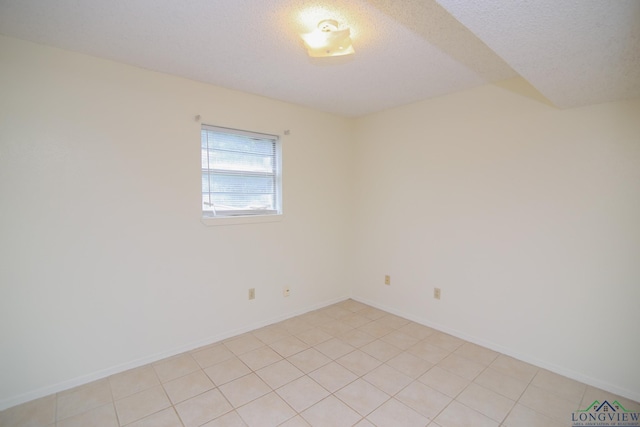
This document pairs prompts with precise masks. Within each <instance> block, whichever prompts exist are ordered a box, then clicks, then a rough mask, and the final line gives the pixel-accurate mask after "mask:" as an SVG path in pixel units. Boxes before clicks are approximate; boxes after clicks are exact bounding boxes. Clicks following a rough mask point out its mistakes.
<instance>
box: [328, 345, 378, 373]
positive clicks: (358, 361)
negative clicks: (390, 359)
mask: <svg viewBox="0 0 640 427" xmlns="http://www.w3.org/2000/svg"><path fill="white" fill-rule="evenodd" d="M336 362H338V363H339V364H341V365H342V366H344V367H345V368H347V369H348V370H350V371H351V372H353V373H354V374H356V375H357V376H359V377H361V376H363V375H365V374H368V373H369V372H371V371H373V370H374V369H375V368H377V367H378V366H380V365H382V362H381V361H379V360H378V359H376V358H375V357H373V356H370V355H368V354H367V353H365V352H364V351H360V350H355V351H352V352H351V353H349V354H346V355H344V356H342V357H341V358H340V359H338V360H336Z"/></svg>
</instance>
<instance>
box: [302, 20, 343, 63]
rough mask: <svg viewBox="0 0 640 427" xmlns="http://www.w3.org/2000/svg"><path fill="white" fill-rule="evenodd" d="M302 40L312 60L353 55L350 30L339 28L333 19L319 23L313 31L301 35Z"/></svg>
mask: <svg viewBox="0 0 640 427" xmlns="http://www.w3.org/2000/svg"><path fill="white" fill-rule="evenodd" d="M302 40H304V45H305V46H306V47H307V52H308V53H309V56H310V57H312V58H320V57H325V56H342V55H350V54H352V53H354V50H353V46H352V45H351V30H349V28H348V27H343V28H340V25H339V24H338V21H335V20H333V19H324V20H322V21H320V22H319V23H318V28H316V29H315V30H314V31H312V32H310V33H306V34H302Z"/></svg>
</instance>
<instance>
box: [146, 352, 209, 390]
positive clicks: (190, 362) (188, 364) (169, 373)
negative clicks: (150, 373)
mask: <svg viewBox="0 0 640 427" xmlns="http://www.w3.org/2000/svg"><path fill="white" fill-rule="evenodd" d="M153 369H154V370H155V371H156V374H157V375H158V378H159V379H160V382H163V383H165V382H167V381H171V380H175V379H176V378H180V377H183V376H185V375H187V374H190V373H191V372H195V371H197V370H199V369H200V365H198V362H196V360H195V359H194V358H193V357H192V356H191V354H189V353H184V354H180V355H178V356H174V357H170V358H168V359H164V360H161V361H159V362H156V363H154V364H153Z"/></svg>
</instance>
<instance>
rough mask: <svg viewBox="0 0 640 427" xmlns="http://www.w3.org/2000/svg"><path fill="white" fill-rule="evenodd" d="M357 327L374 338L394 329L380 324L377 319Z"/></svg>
mask: <svg viewBox="0 0 640 427" xmlns="http://www.w3.org/2000/svg"><path fill="white" fill-rule="evenodd" d="M358 329H359V330H361V331H362V332H366V333H367V334H369V335H371V336H374V337H376V338H382V337H383V336H385V335H387V334H389V333H391V332H393V331H395V329H393V328H392V327H391V326H387V325H383V324H380V323H379V322H378V321H377V320H374V321H372V322H369V323H367V324H365V325H362V326H360V327H359V328H358Z"/></svg>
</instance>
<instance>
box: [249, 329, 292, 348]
mask: <svg viewBox="0 0 640 427" xmlns="http://www.w3.org/2000/svg"><path fill="white" fill-rule="evenodd" d="M251 335H253V336H254V337H256V338H258V339H259V340H260V341H262V342H263V343H265V344H267V345H268V344H271V343H274V342H276V341H279V340H281V339H283V338H286V337H288V336H291V334H290V333H289V332H287V331H285V330H284V329H282V328H281V327H279V326H273V325H271V326H265V327H264V328H260V329H257V330H255V331H252V332H251Z"/></svg>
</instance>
